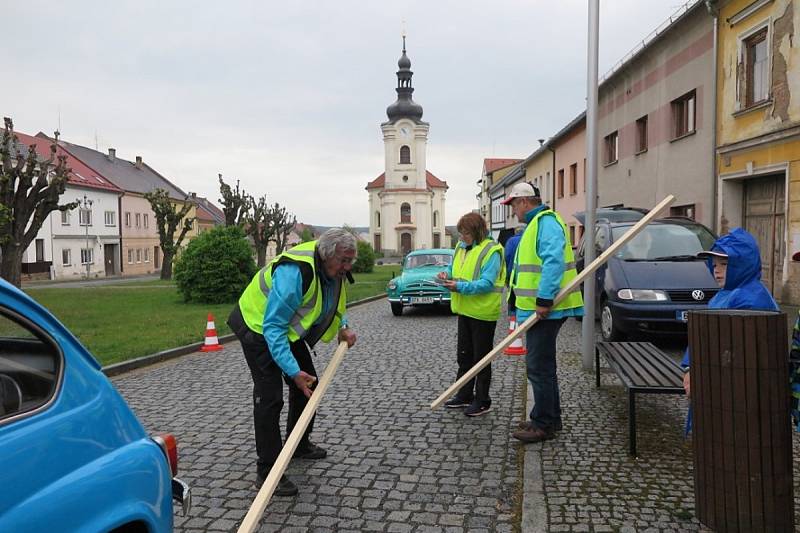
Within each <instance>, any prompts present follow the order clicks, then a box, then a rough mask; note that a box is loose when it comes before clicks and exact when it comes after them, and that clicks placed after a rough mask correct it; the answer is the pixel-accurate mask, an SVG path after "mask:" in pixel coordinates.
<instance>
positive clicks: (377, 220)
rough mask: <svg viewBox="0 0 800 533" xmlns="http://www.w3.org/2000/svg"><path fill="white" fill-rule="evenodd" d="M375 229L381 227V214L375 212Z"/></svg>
mask: <svg viewBox="0 0 800 533" xmlns="http://www.w3.org/2000/svg"><path fill="white" fill-rule="evenodd" d="M375 227H376V228H380V227H381V212H380V211H375Z"/></svg>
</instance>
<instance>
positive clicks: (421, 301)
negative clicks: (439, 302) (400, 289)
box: [411, 296, 433, 304]
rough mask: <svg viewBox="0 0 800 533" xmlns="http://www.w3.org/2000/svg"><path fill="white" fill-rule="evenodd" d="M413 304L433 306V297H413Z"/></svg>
mask: <svg viewBox="0 0 800 533" xmlns="http://www.w3.org/2000/svg"><path fill="white" fill-rule="evenodd" d="M411 303H412V304H432V303H433V296H412V297H411Z"/></svg>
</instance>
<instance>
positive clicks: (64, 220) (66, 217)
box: [61, 211, 70, 226]
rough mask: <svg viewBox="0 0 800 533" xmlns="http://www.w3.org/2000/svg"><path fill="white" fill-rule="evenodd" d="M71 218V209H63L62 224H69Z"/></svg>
mask: <svg viewBox="0 0 800 533" xmlns="http://www.w3.org/2000/svg"><path fill="white" fill-rule="evenodd" d="M69 218H70V212H69V211H61V225H62V226H69Z"/></svg>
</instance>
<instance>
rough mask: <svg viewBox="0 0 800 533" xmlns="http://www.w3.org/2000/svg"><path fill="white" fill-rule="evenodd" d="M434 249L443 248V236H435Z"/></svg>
mask: <svg viewBox="0 0 800 533" xmlns="http://www.w3.org/2000/svg"><path fill="white" fill-rule="evenodd" d="M433 247H434V248H441V247H442V236H441V234H439V233H434V234H433Z"/></svg>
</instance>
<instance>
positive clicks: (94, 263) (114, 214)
mask: <svg viewBox="0 0 800 533" xmlns="http://www.w3.org/2000/svg"><path fill="white" fill-rule="evenodd" d="M16 135H17V138H18V140H19V143H20V144H21V145H23V146H21V148H22V149H23V152H27V149H28V147H30V146H35V147H36V152H37V154H39V155H40V156H41V157H43V158H48V157H50V148H51V145H52V142H51V141H50V140H49V139H46V138H41V137H34V136H31V135H25V134H23V133H19V132H16ZM56 156H63V157H66V164H67V167H69V168H70V173H69V175H68V180H67V185H66V188H65V190H64V194H62V195H61V198H60V201H59V203H60V204H61V205H64V204H67V203H70V202H74V201H76V200H81V201H83V200H84V197H85V199H86V204H85V206H86V208H85V209H84V208H83V206H81V207H78V208H75V209H73V210H71V211H63V212H62V211H53V212H51V213H50V214H49V215H48V217H47V219H46V220H45V221H44V223H43V224H42V227H41V228H40V229H39V232H38V233H37V235H36V237H35V239H34V241H33V242H32V243H31V245H30V246H29V247H28V249H27V250H26V251H25V253H24V254H23V258H22V274H23V276H25V277H26V278H29V279H30V278H35V277H40V278H46V279H79V278H81V277H86V276H87V275H88V276H89V277H91V278H96V277H104V276H113V275H116V274H119V273H120V270H121V268H120V261H119V250H120V232H119V198H120V196H122V190H121V189H120V188H119V187H117V186H116V185H114V184H113V183H111V182H109V181H108V180H106V179H104V178H102V177H101V176H99V175H98V174H97V173H96V172H95V171H94V170H92V169H91V168H89V167H87V166H86V165H84V164H83V163H81V162H80V161H79V160H77V159H75V158H74V157H72V156H71V155H70V154H69V153H68V152H66V151H65V150H64V149H63V148H61V147H60V146H59V147H57V148H56ZM87 267H88V268H87Z"/></svg>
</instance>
